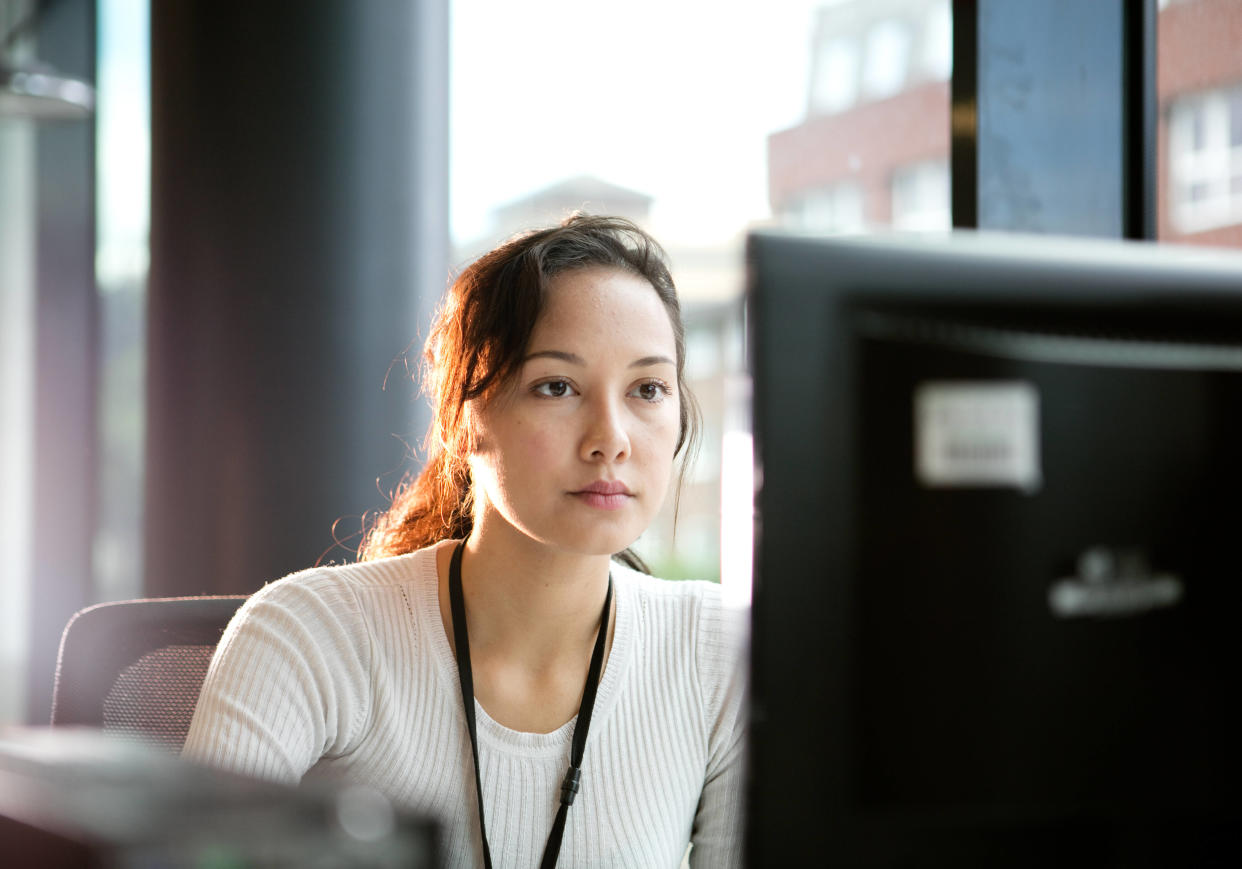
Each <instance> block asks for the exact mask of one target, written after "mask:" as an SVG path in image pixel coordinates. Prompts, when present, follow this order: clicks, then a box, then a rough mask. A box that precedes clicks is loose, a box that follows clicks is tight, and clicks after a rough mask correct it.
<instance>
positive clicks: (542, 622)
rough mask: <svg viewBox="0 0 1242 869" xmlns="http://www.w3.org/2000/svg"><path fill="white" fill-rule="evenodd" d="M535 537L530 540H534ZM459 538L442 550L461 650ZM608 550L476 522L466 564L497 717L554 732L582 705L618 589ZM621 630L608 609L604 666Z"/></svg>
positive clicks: (443, 601)
mask: <svg viewBox="0 0 1242 869" xmlns="http://www.w3.org/2000/svg"><path fill="white" fill-rule="evenodd" d="M528 544H530V545H528ZM456 548H457V544H453V545H451V546H443V547H441V548H440V550H439V551H438V553H437V567H438V569H439V575H440V589H439V591H440V616H441V619H442V621H443V623H444V630H445V633H446V634H447V636H448V640H449V644H450V646H451V647H452V648H453V649H454V650H456V639H455V637H454V635H453V622H452V615H451V609H450V604H449V591H448V576H449V565H450V563H451V561H452V557H453V552H454V551H455V550H456ZM608 561H609V559H608V557H607V556H589V557H584V556H579V555H575V554H573V553H564V552H557V551H554V550H549V549H547V548H545V547H541V546H537V545H534V543H533V541H529V539H527V540H526V541H525V542H521V541H519V542H518V543H517V544H516V545H514V544H513V543H512V542H510V541H506V540H504V538H503V537H501V536H499V535H493V534H490V533H487V531H486V530H484V529H481V528H479V527H477V526H476V528H475V531H474V532H473V533H472V534H471V535H470V539H469V540H468V541H467V542H466V548H465V551H464V553H463V558H462V564H461V578H462V591H463V597H464V599H465V608H466V630H467V632H468V634H469V636H470V661H471V669H472V670H473V673H474V696H475V698H476V699H477V700H478V701H479V702H480V703H481V704H482V705H483V708H484V709H486V710H487V712H488V714H489V715H491V717H492V718H493V719H494V720H496V721H498V722H500V723H501V724H503V725H505V726H507V727H509V728H511V729H513V730H518V731H522V732H528V733H550V732H552V731H554V730H556V729H557V728H559V727H561V726H562V725H563V724H565V722H567V721H569V720H570V719H571V718H572V717H573V716H574V715H576V714H577V712H578V706H579V703H580V701H581V699H582V693H583V684H584V682H585V679H586V673H587V669H588V663H589V661H590V657H591V651H592V649H593V647H594V645H595V641H596V637H597V635H598V633H599V630H600V612H601V610H602V608H603V605H604V599H605V597H606V595H607V590H608ZM615 631H616V596H615V595H614V596H613V604H612V609H611V610H610V612H609V613H608V622H607V631H606V635H605V646H604V668H605V670H606V669H607V666H608V657H609V654H610V652H611V651H612V641H613V636H614V634H615Z"/></svg>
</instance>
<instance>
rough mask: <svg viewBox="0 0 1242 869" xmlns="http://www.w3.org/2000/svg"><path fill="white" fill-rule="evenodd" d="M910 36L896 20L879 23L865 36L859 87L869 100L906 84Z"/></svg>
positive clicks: (884, 95) (880, 96)
mask: <svg viewBox="0 0 1242 869" xmlns="http://www.w3.org/2000/svg"><path fill="white" fill-rule="evenodd" d="M909 59H910V33H909V31H907V30H906V28H905V27H904V26H903V25H902V24H901V22H898V21H881V22H880V23H879V24H877V25H875V26H874V27H873V28H872V29H871V32H870V33H868V34H867V50H866V62H865V66H864V68H863V87H864V89H865V90H866V92H867V95H868V96H869V97H872V98H873V99H883V98H884V97H888V96H892V95H893V94H895V93H897V92H898V91H900V90H901V88H902V86H903V85H904V84H905V83H906V68H907V66H908V65H909Z"/></svg>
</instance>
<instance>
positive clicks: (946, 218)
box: [892, 160, 953, 230]
mask: <svg viewBox="0 0 1242 869" xmlns="http://www.w3.org/2000/svg"><path fill="white" fill-rule="evenodd" d="M892 203H893V218H892V222H893V227H894V228H896V229H911V230H914V229H948V228H949V227H950V226H951V225H952V223H953V221H952V218H951V215H950V211H949V167H948V165H947V164H946V163H945V162H944V161H943V160H928V161H926V162H922V163H915V164H913V165H910V166H902V167H900V168H898V169H896V170H895V171H894V172H893V180H892Z"/></svg>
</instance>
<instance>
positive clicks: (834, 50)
mask: <svg viewBox="0 0 1242 869" xmlns="http://www.w3.org/2000/svg"><path fill="white" fill-rule="evenodd" d="M857 97H858V47H857V46H856V45H855V44H854V43H853V42H851V41H849V40H845V39H834V40H833V41H832V42H829V43H828V44H827V45H825V46H824V47H823V49H822V50H821V51H820V52H819V53H818V54H817V55H816V57H815V81H814V83H813V84H812V86H811V112H812V113H813V114H831V113H833V112H839V111H842V110H843V109H848V108H849V107H850V106H851V105H853V104H854V101H855V100H856V99H857Z"/></svg>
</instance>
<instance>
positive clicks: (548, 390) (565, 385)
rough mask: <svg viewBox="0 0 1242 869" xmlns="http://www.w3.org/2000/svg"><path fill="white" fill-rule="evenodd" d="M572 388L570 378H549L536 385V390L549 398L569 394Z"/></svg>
mask: <svg viewBox="0 0 1242 869" xmlns="http://www.w3.org/2000/svg"><path fill="white" fill-rule="evenodd" d="M572 389H573V387H571V386H570V385H569V381H568V380H547V381H544V382H543V383H540V384H539V385H538V386H536V387H535V392H536V393H538V394H539V395H546V396H548V397H549V398H562V397H564V396H566V395H569V393H570V392H571V391H572Z"/></svg>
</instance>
